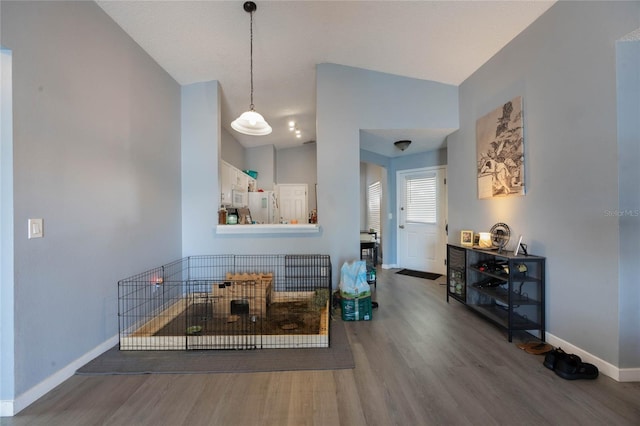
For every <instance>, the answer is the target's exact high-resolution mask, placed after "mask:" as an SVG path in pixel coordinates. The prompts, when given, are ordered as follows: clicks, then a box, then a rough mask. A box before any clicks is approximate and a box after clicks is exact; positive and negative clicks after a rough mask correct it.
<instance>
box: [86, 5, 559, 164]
mask: <svg viewBox="0 0 640 426" xmlns="http://www.w3.org/2000/svg"><path fill="white" fill-rule="evenodd" d="M97 3H98V5H99V6H100V7H101V8H102V9H103V10H104V11H105V12H106V13H107V14H109V16H111V18H113V19H114V21H115V22H117V23H118V25H120V26H121V27H122V28H123V29H124V30H125V31H126V32H127V33H128V34H129V35H130V36H131V37H132V38H133V39H134V40H135V41H136V42H137V43H138V44H139V45H140V46H141V47H142V48H143V49H144V50H145V51H146V52H148V53H149V55H151V57H153V58H154V59H155V60H156V61H157V62H158V64H160V66H161V67H163V68H164V69H165V70H166V71H167V72H168V73H169V74H170V75H171V76H172V77H173V78H174V79H175V80H176V81H177V82H178V83H180V84H183V85H184V84H190V83H195V82H201V81H209V80H218V81H219V82H220V87H221V90H222V124H223V126H224V127H225V128H226V129H227V131H229V133H231V134H232V135H233V136H234V137H235V138H236V140H238V142H240V143H241V144H242V145H243V146H244V147H246V148H250V147H256V146H261V145H265V144H273V145H275V146H276V148H277V149H282V148H287V147H293V146H299V145H301V144H302V143H303V142H305V141H309V140H315V138H316V136H315V104H316V95H315V84H316V78H315V66H316V64H318V63H326V62H329V63H336V64H341V65H347V66H352V67H359V68H365V69H369V70H374V71H381V72H385V73H391V74H397V75H402V76H406V77H412V78H418V79H424V80H432V81H437V82H441V83H446V84H453V85H459V84H460V83H462V82H463V81H464V80H465V79H466V78H467V77H468V76H470V75H471V74H472V73H473V72H474V71H476V70H477V69H478V68H479V67H480V66H481V65H482V64H484V63H485V62H486V61H487V60H488V59H489V58H491V56H493V55H494V54H495V53H497V52H498V51H499V50H500V49H501V48H502V47H503V46H505V45H506V44H507V43H508V42H509V41H510V40H512V39H513V38H514V37H515V36H516V35H518V34H519V33H520V32H521V31H522V30H524V29H525V28H526V27H527V26H529V25H530V24H531V23H532V22H533V21H534V20H535V19H536V18H538V17H539V16H540V15H541V14H542V13H544V12H545V11H546V10H547V9H548V8H549V7H550V6H551V5H553V3H554V1H537V0H534V1H524V0H521V1H513V0H512V1H479V0H476V1H365V0H362V1H328V0H324V1H256V4H257V6H258V9H257V11H256V12H255V13H254V23H253V31H254V41H253V43H254V44H253V48H254V52H253V61H254V63H253V71H254V104H255V108H256V111H258V112H260V113H261V114H262V115H263V116H264V117H265V119H266V120H267V121H268V122H269V124H270V125H271V126H272V127H273V133H272V134H271V135H268V136H246V135H241V134H239V133H237V132H235V131H234V130H232V129H231V126H230V123H231V121H232V120H233V119H235V118H236V117H237V116H239V115H240V114H241V113H242V112H243V111H246V110H247V109H248V107H249V103H250V102H249V95H250V91H249V80H250V76H249V20H250V15H249V13H247V12H245V11H244V9H243V7H242V5H243V3H244V1H242V0H237V1H214V0H208V1H188V0H173V1H140V0H99V1H97ZM289 120H295V121H296V122H297V123H298V127H299V129H300V130H301V131H302V138H301V139H296V138H295V136H294V135H293V134H292V133H291V132H289V130H288V124H287V123H288V122H289ZM448 131H449V132H450V131H451V129H449V130H448ZM364 134H365V135H366V137H365V139H366V142H363V148H365V149H368V150H370V151H373V152H377V153H380V154H382V155H386V156H394V155H398V154H400V152H399V151H398V150H395V151H394V150H393V149H391V148H390V147H392V146H393V142H394V141H395V140H398V139H411V140H413V143H412V145H411V148H410V149H408V150H407V151H405V154H410V153H415V152H420V151H424V150H429V149H434V148H438V147H441V146H442V145H443V143H444V137H445V136H446V134H448V133H447V130H446V129H407V130H406V131H405V130H397V129H396V130H386V129H367V130H365V131H364Z"/></svg>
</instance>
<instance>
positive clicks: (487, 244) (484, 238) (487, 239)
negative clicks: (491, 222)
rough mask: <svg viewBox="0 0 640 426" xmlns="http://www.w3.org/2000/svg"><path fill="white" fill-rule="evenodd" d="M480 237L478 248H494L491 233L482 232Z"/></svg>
mask: <svg viewBox="0 0 640 426" xmlns="http://www.w3.org/2000/svg"><path fill="white" fill-rule="evenodd" d="M479 235H480V238H479V240H478V247H480V248H486V249H490V248H492V247H493V243H492V242H491V232H480V234H479Z"/></svg>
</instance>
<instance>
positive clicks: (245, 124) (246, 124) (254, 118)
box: [231, 1, 272, 136]
mask: <svg viewBox="0 0 640 426" xmlns="http://www.w3.org/2000/svg"><path fill="white" fill-rule="evenodd" d="M242 7H243V9H244V10H245V12H248V13H249V14H250V15H251V21H250V22H251V24H250V37H249V39H250V45H251V48H250V74H251V104H250V105H249V111H245V112H243V113H242V114H241V115H240V117H238V118H236V119H235V120H233V121H232V122H231V128H232V129H233V130H235V131H236V132H239V133H243V134H245V135H250V136H265V135H268V134H270V133H271V130H272V129H271V126H269V123H267V121H266V120H265V119H264V117H263V116H262V115H261V114H259V113H257V112H256V111H255V110H254V109H253V12H255V11H256V9H257V8H258V6H256V4H255V3H254V2H252V1H247V2H245V3H244V4H243V5H242Z"/></svg>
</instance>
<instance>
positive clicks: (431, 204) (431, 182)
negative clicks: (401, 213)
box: [405, 173, 437, 223]
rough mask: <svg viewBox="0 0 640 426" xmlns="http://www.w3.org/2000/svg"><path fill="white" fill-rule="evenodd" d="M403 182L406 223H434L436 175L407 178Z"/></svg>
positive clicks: (435, 219) (435, 215) (435, 218)
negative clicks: (404, 183) (405, 198)
mask: <svg viewBox="0 0 640 426" xmlns="http://www.w3.org/2000/svg"><path fill="white" fill-rule="evenodd" d="M405 182H406V187H405V193H406V197H407V206H406V208H407V222H417V223H436V221H437V214H436V212H437V210H436V202H437V201H436V196H437V190H436V183H437V181H436V174H435V173H429V174H428V175H427V176H426V177H417V178H408V179H407V180H406V181H405Z"/></svg>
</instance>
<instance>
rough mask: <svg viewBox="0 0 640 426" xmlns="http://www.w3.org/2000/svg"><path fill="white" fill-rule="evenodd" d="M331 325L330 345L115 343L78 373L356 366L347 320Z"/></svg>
mask: <svg viewBox="0 0 640 426" xmlns="http://www.w3.org/2000/svg"><path fill="white" fill-rule="evenodd" d="M330 327H331V331H330V345H331V346H330V347H329V348H303V349H256V350H246V351H234V350H211V351H201V350H198V351H120V350H119V349H118V346H115V347H113V348H111V349H109V350H108V351H106V352H105V353H103V354H102V355H100V356H98V357H97V358H95V359H94V360H92V361H90V362H88V363H87V364H86V365H84V366H83V367H81V368H79V369H78V371H76V374H79V375H87V376H92V375H117V374H203V373H253V372H268V371H297V370H340V369H348V368H354V367H355V362H354V360H353V354H352V353H351V347H350V346H349V340H348V338H347V334H346V330H345V328H344V323H343V322H342V321H340V320H331V323H330Z"/></svg>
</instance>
